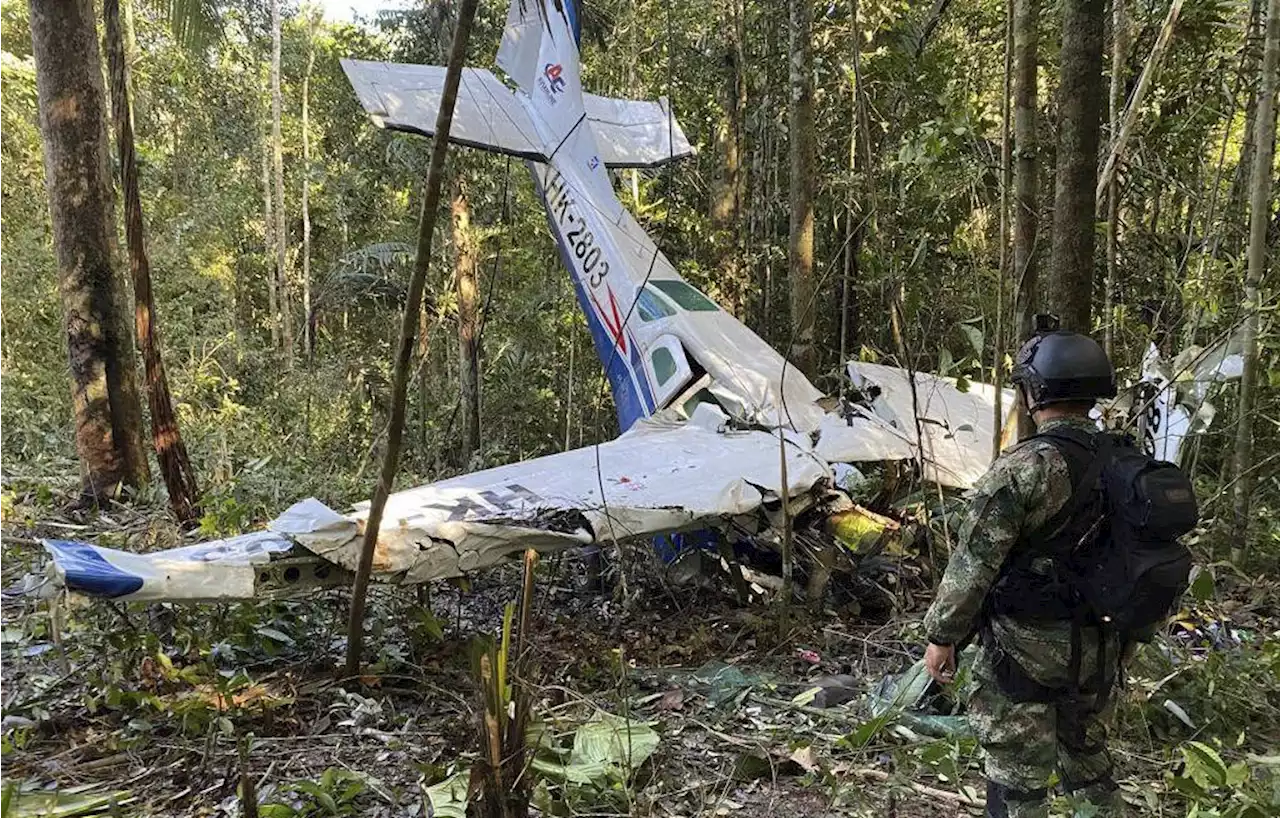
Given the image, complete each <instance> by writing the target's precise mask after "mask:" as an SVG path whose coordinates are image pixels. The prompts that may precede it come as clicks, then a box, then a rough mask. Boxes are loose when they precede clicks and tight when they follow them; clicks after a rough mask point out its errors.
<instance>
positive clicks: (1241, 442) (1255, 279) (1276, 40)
mask: <svg viewBox="0 0 1280 818" xmlns="http://www.w3.org/2000/svg"><path fill="white" fill-rule="evenodd" d="M1277 71H1280V0H1270V2H1269V3H1268V4H1267V40H1266V46H1265V47H1264V51H1263V57H1262V83H1261V85H1262V90H1261V91H1260V92H1259V94H1258V112H1257V116H1256V117H1255V127H1256V128H1257V130H1256V131H1255V133H1254V155H1253V180H1252V183H1251V184H1252V190H1251V191H1250V196H1249V268H1248V271H1247V273H1246V274H1245V282H1244V343H1243V345H1244V374H1243V376H1242V377H1241V379H1240V420H1239V425H1238V426H1237V427H1236V451H1235V475H1234V477H1235V496H1234V501H1235V502H1234V503H1233V506H1234V507H1233V511H1234V515H1233V516H1234V521H1233V522H1234V525H1233V531H1232V537H1231V542H1232V543H1234V545H1233V547H1232V549H1231V559H1232V561H1233V562H1239V561H1240V560H1241V559H1242V558H1243V557H1244V552H1245V546H1246V545H1247V544H1248V541H1249V540H1248V537H1249V507H1250V501H1251V499H1252V498H1251V496H1250V494H1251V492H1252V490H1253V421H1254V418H1253V415H1254V412H1253V404H1254V390H1255V389H1256V388H1257V383H1256V381H1257V380H1258V312H1259V311H1260V310H1261V309H1262V275H1263V273H1264V272H1265V269H1266V266H1267V222H1268V221H1269V220H1270V219H1269V217H1270V215H1271V172H1272V168H1271V162H1272V157H1273V156H1274V155H1275V139H1276V110H1275V102H1276V84H1277V77H1276V74H1277Z"/></svg>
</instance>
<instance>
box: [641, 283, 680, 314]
mask: <svg viewBox="0 0 1280 818" xmlns="http://www.w3.org/2000/svg"><path fill="white" fill-rule="evenodd" d="M636 312H638V313H640V320H641V321H646V322H647V321H657V320H658V319H659V318H669V317H670V316H672V315H675V314H676V313H675V310H673V309H671V307H669V306H668V305H667V302H665V301H663V300H662V298H661V297H660V296H658V294H657V293H655V292H653V291H652V290H650V289H649V288H648V287H645V288H644V289H643V290H641V291H640V297H639V298H638V299H636Z"/></svg>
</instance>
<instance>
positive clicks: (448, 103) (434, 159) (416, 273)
mask: <svg viewBox="0 0 1280 818" xmlns="http://www.w3.org/2000/svg"><path fill="white" fill-rule="evenodd" d="M477 2H478V0H462V2H461V4H460V6H459V9H458V22H457V27H456V28H455V29H454V31H453V46H452V47H451V49H450V51H449V66H448V68H447V69H446V71H445V76H444V89H443V91H442V92H441V95H440V110H439V111H438V112H437V113H436V127H435V134H436V136H435V139H434V140H433V142H432V145H431V163H430V165H428V167H427V190H426V195H425V196H424V197H423V202H422V211H421V215H420V217H419V221H418V247H417V253H416V254H415V256H414V262H413V273H412V275H411V276H410V277H409V291H408V293H406V295H405V307H404V315H403V316H401V320H400V340H399V344H398V346H397V348H396V359H395V374H394V378H393V381H392V394H391V418H390V420H389V422H388V425H387V449H386V453H385V454H384V455H383V458H382V471H381V473H380V474H379V475H378V486H377V488H376V489H375V491H374V493H373V502H372V503H370V505H369V516H368V518H366V520H365V528H364V540H363V541H362V544H361V550H360V564H359V566H358V567H357V570H356V578H355V584H354V586H353V587H352V590H351V617H350V619H349V620H348V622H347V658H346V675H347V676H348V677H354V676H356V675H357V674H359V672H360V657H361V654H362V653H363V648H364V607H365V599H366V597H367V595H368V592H369V575H370V574H371V573H372V572H373V557H374V551H375V550H376V548H377V544H378V531H379V529H380V528H381V527H382V512H383V510H384V509H385V508H386V506H387V497H389V496H390V495H391V487H392V484H393V483H394V482H395V478H396V469H397V468H398V467H399V465H400V442H401V439H402V438H403V435H404V406H405V393H406V391H407V388H408V379H409V364H410V361H412V359H413V347H414V335H415V330H416V328H417V323H418V310H419V309H420V308H421V306H422V290H423V287H424V286H425V284H426V280H427V268H428V266H429V265H430V260H431V239H432V236H433V234H434V233H435V223H436V213H437V211H438V210H439V205H440V187H441V184H440V183H441V177H442V176H443V172H444V157H445V153H446V152H447V151H448V149H449V130H450V129H451V128H452V126H453V108H454V105H455V104H456V103H457V100H458V81H459V80H460V79H461V77H462V61H463V58H464V57H465V56H466V53H467V40H468V39H470V36H471V22H472V20H473V19H474V18H475V15H476V3H477Z"/></svg>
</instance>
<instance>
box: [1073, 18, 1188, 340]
mask: <svg viewBox="0 0 1280 818" xmlns="http://www.w3.org/2000/svg"><path fill="white" fill-rule="evenodd" d="M1175 2H1176V0H1175ZM1103 20H1104V16H1103V0H1064V2H1063V9H1062V53H1061V56H1060V60H1061V65H1062V69H1061V74H1062V79H1061V84H1060V85H1059V87H1058V172H1057V174H1056V177H1055V196H1054V207H1053V264H1052V265H1051V266H1052V272H1053V275H1052V277H1051V279H1050V288H1049V304H1050V308H1051V309H1052V311H1053V312H1055V313H1057V314H1058V317H1059V318H1061V319H1062V326H1063V328H1064V329H1071V330H1076V331H1077V332H1089V331H1090V329H1091V319H1092V315H1093V251H1094V220H1095V217H1096V214H1097V199H1096V197H1095V186H1096V183H1097V180H1098V138H1099V130H1100V127H1101V124H1102V121H1101V116H1102V29H1103Z"/></svg>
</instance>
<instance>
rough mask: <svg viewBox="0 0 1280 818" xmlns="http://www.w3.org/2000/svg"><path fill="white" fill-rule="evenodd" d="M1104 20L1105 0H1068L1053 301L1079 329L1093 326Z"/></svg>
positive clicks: (1067, 321) (1060, 102) (1064, 17)
mask: <svg viewBox="0 0 1280 818" xmlns="http://www.w3.org/2000/svg"><path fill="white" fill-rule="evenodd" d="M1103 19H1104V18H1103V0H1064V3H1063V9H1062V53H1061V58H1060V59H1061V63H1062V79H1061V84H1060V85H1059V86H1058V172H1057V174H1056V177H1055V187H1056V191H1055V196H1054V207H1053V264H1052V273H1053V274H1052V277H1051V279H1050V288H1049V304H1050V309H1051V310H1052V311H1053V312H1055V313H1057V315H1058V317H1059V318H1061V319H1062V326H1063V328H1064V329H1070V330H1075V331H1077V332H1089V331H1090V329H1091V319H1092V315H1093V250H1094V219H1095V216H1096V214H1097V207H1096V198H1095V187H1096V184H1097V180H1098V137H1099V128H1100V126H1101V115H1102V29H1103Z"/></svg>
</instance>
